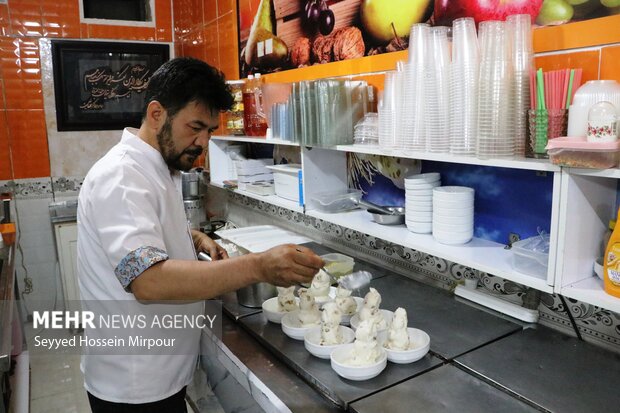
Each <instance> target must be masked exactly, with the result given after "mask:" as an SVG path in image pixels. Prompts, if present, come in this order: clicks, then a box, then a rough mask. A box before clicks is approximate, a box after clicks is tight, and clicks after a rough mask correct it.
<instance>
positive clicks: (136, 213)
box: [89, 166, 168, 292]
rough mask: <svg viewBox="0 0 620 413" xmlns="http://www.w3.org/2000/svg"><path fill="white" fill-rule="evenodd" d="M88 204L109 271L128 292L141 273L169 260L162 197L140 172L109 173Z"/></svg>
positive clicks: (124, 170)
mask: <svg viewBox="0 0 620 413" xmlns="http://www.w3.org/2000/svg"><path fill="white" fill-rule="evenodd" d="M106 178H107V179H106V180H102V181H105V182H102V184H101V185H98V188H96V190H94V191H93V195H92V197H91V198H90V200H89V204H90V210H91V218H92V220H93V222H94V226H95V230H96V232H97V235H98V238H99V241H100V243H101V246H102V248H103V250H104V251H105V252H106V255H107V259H108V261H109V263H110V267H111V269H113V270H114V274H115V275H116V278H117V279H118V281H119V282H120V284H121V285H122V287H123V288H124V289H125V291H127V292H131V289H130V284H131V282H132V281H133V280H135V279H136V278H137V277H139V276H140V274H142V273H143V272H144V271H146V270H147V269H148V268H150V267H151V266H152V265H154V264H157V263H158V262H161V261H165V260H167V259H168V253H167V251H166V246H165V243H164V236H163V231H162V225H161V219H163V217H162V212H161V208H162V206H161V204H160V203H161V193H160V192H159V190H158V188H157V184H156V183H154V182H152V181H151V180H149V179H148V178H147V177H146V176H145V174H144V173H143V172H142V171H141V170H140V169H139V168H131V167H127V166H124V167H123V168H122V170H119V171H115V172H114V173H111V174H110V176H108V177H106Z"/></svg>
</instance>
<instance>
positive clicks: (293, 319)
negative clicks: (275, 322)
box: [281, 311, 320, 340]
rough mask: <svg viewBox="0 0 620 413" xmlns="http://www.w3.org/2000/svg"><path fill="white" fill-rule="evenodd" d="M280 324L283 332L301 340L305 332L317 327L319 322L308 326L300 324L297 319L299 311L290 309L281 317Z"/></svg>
mask: <svg viewBox="0 0 620 413" xmlns="http://www.w3.org/2000/svg"><path fill="white" fill-rule="evenodd" d="M281 324H282V331H283V332H284V334H286V335H287V336H289V337H290V338H292V339H294V340H303V339H304V336H305V335H306V333H307V332H308V331H309V330H311V329H313V328H316V327H318V326H319V325H320V322H319V323H317V324H312V325H309V326H302V325H301V322H300V321H299V311H292V312H290V313H287V314H285V315H284V317H282V322H281Z"/></svg>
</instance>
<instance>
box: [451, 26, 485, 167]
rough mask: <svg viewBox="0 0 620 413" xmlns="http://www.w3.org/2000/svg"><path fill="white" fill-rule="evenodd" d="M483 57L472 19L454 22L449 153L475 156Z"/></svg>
mask: <svg viewBox="0 0 620 413" xmlns="http://www.w3.org/2000/svg"><path fill="white" fill-rule="evenodd" d="M479 69H480V56H479V51H478V36H477V35H476V23H475V21H474V19H473V18H471V17H464V18H460V19H457V20H455V21H454V22H453V26H452V63H451V65H450V153H453V154H457V155H475V154H476V136H477V134H478V76H479V74H478V72H479Z"/></svg>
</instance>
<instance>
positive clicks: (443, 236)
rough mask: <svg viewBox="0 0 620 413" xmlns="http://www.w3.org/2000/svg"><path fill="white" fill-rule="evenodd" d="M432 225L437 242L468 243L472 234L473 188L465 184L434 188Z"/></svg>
mask: <svg viewBox="0 0 620 413" xmlns="http://www.w3.org/2000/svg"><path fill="white" fill-rule="evenodd" d="M432 227H433V237H434V238H435V240H436V241H437V242H440V243H442V244H448V245H459V244H466V243H468V242H469V241H470V240H471V239H472V237H473V236H474V189H473V188H469V187H466V186H441V187H437V188H434V189H433V222H432Z"/></svg>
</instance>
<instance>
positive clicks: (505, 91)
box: [476, 21, 514, 159]
mask: <svg viewBox="0 0 620 413" xmlns="http://www.w3.org/2000/svg"><path fill="white" fill-rule="evenodd" d="M513 81H514V75H513V63H512V59H511V54H510V36H509V31H508V30H507V27H506V24H505V23H504V22H500V21H485V22H482V23H480V76H479V83H478V136H477V141H476V156H477V157H478V158H481V159H487V158H499V157H512V156H514V134H513V125H514V122H513V119H514V102H513V99H512V95H513V91H514V86H513Z"/></svg>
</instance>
